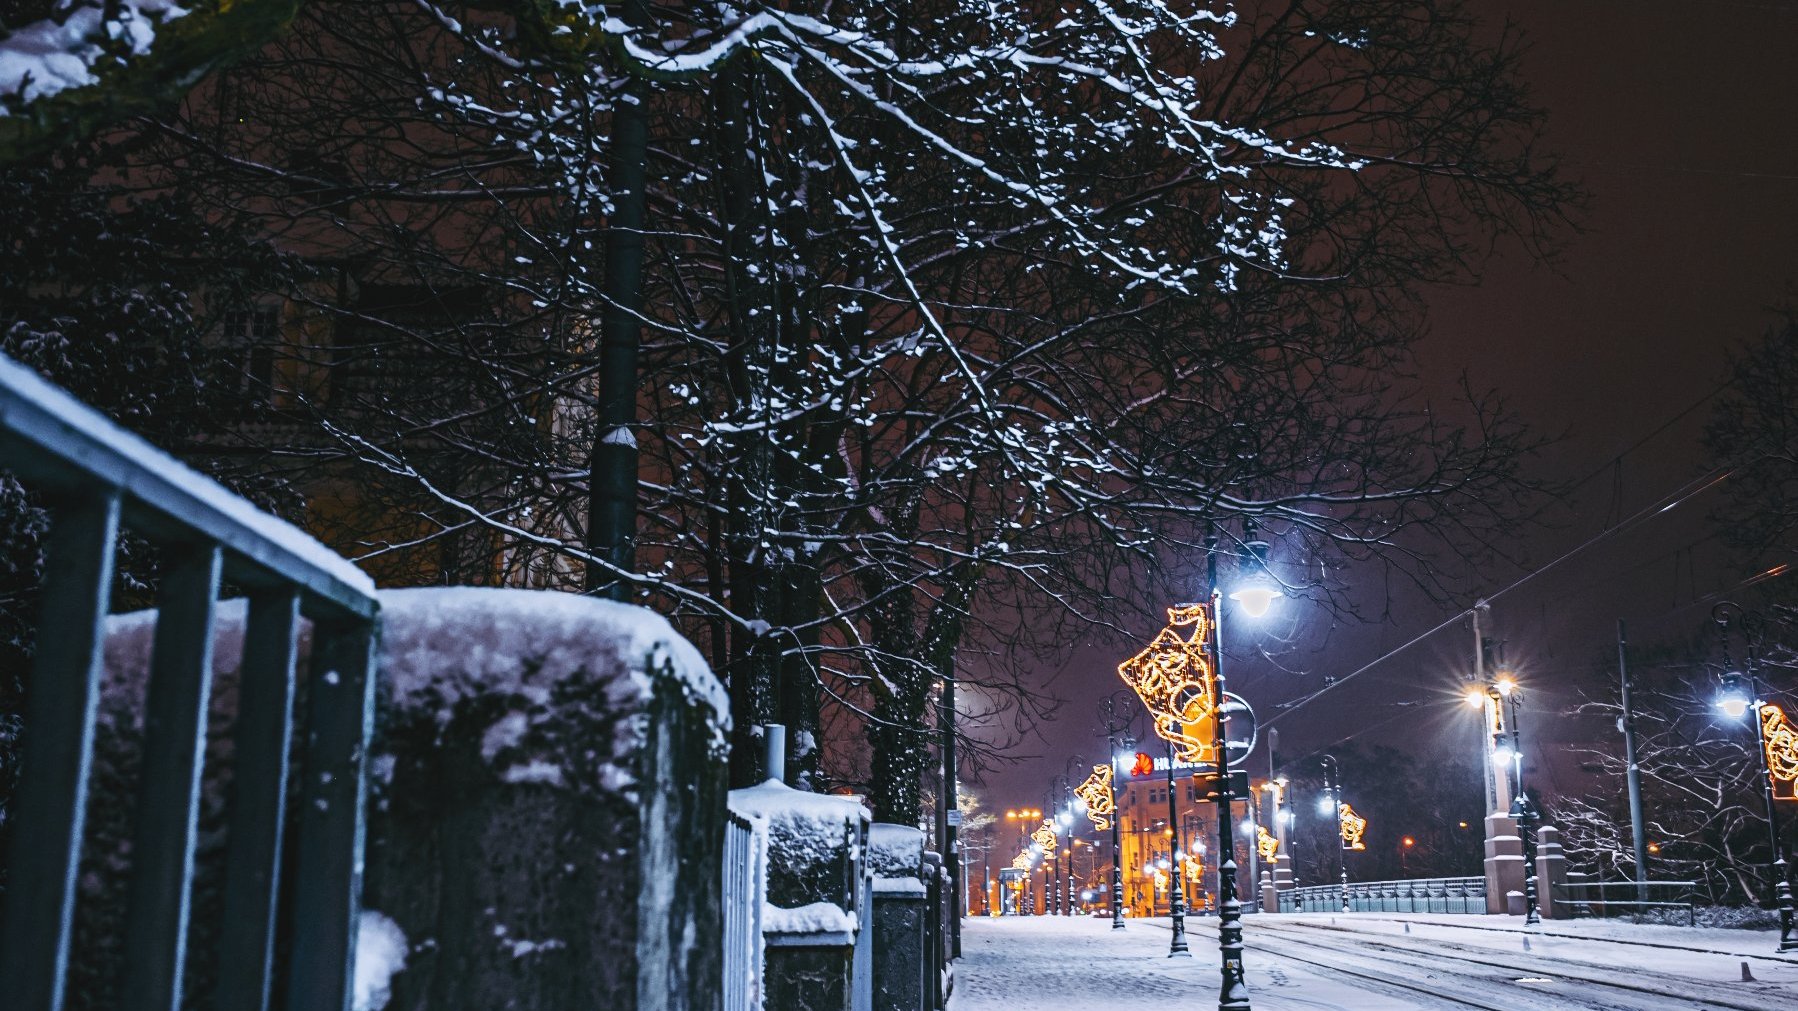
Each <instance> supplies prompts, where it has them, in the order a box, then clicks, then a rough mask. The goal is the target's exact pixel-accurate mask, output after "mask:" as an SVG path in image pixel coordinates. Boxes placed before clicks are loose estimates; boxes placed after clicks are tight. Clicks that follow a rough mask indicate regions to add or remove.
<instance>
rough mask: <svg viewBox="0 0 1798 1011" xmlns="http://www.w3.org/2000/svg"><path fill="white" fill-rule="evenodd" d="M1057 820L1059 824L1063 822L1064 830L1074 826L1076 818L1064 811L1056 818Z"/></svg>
mask: <svg viewBox="0 0 1798 1011" xmlns="http://www.w3.org/2000/svg"><path fill="white" fill-rule="evenodd" d="M1055 820H1056V821H1058V822H1061V827H1062V828H1067V827H1068V826H1069V825H1072V824H1073V823H1074V816H1073V815H1071V814H1069V813H1067V812H1066V811H1063V812H1061V813H1060V814H1058V815H1056V816H1055Z"/></svg>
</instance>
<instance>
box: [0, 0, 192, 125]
mask: <svg viewBox="0 0 1798 1011" xmlns="http://www.w3.org/2000/svg"><path fill="white" fill-rule="evenodd" d="M65 10H66V8H65ZM186 13H187V11H186V10H185V9H184V8H182V7H181V5H180V4H178V3H175V2H174V0H120V3H119V4H118V11H117V20H116V21H114V22H112V23H111V24H108V23H107V22H106V8H105V6H104V5H102V4H98V3H88V4H82V5H76V6H75V9H74V11H73V12H72V13H68V14H67V16H66V17H61V18H56V17H50V18H44V19H43V20H41V21H33V22H31V23H30V24H26V25H22V26H20V27H18V28H15V29H13V30H12V32H11V33H10V34H8V35H6V36H5V37H3V38H0V95H17V96H18V97H19V98H20V99H21V100H22V101H24V102H27V103H29V102H33V101H36V100H37V99H40V98H48V97H50V96H52V95H55V94H57V93H59V92H62V91H66V90H68V89H69V88H80V87H84V86H86V85H89V84H93V83H94V82H95V81H96V80H98V78H97V77H96V76H95V74H94V68H95V67H96V66H98V65H99V63H100V61H101V60H102V59H104V58H105V57H106V52H105V50H104V49H102V48H101V45H100V43H101V41H102V40H104V39H105V38H107V37H108V36H113V37H115V38H117V39H119V40H120V41H122V42H123V43H124V44H125V50H126V53H127V55H130V56H142V55H144V54H145V53H147V52H149V51H150V46H151V45H152V44H153V43H154V42H155V41H156V27H157V26H158V25H160V24H162V23H164V22H166V21H172V20H174V19H175V18H178V17H180V16H182V15H183V14H186ZM59 22H60V23H59ZM6 115H10V113H9V112H8V111H7V109H6V107H5V105H3V104H0V116H6Z"/></svg>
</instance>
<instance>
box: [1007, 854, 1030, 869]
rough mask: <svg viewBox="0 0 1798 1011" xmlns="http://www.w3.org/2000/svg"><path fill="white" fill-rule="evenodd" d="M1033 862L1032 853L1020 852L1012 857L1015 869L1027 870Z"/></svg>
mask: <svg viewBox="0 0 1798 1011" xmlns="http://www.w3.org/2000/svg"><path fill="white" fill-rule="evenodd" d="M1031 862H1032V861H1031V859H1030V854H1028V853H1019V854H1018V855H1017V856H1015V857H1012V858H1011V869H1012V870H1014V871H1027V870H1029V869H1030V865H1031Z"/></svg>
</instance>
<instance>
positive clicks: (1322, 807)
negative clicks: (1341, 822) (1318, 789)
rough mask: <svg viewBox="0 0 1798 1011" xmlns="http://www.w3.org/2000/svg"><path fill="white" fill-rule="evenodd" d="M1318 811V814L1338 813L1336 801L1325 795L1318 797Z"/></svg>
mask: <svg viewBox="0 0 1798 1011" xmlns="http://www.w3.org/2000/svg"><path fill="white" fill-rule="evenodd" d="M1317 813H1318V814H1335V813H1336V801H1334V800H1332V799H1331V798H1330V797H1328V796H1323V797H1319V798H1317Z"/></svg>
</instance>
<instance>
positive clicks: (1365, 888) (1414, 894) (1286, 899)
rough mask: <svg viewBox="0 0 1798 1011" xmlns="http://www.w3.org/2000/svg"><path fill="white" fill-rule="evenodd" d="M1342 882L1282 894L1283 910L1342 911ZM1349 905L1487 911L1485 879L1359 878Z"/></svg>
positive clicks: (1386, 909) (1383, 909)
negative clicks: (1394, 879) (1392, 879)
mask: <svg viewBox="0 0 1798 1011" xmlns="http://www.w3.org/2000/svg"><path fill="white" fill-rule="evenodd" d="M1342 891H1343V889H1342V886H1341V885H1311V886H1308V887H1305V888H1292V889H1288V890H1286V891H1283V892H1281V893H1280V912H1282V913H1303V912H1312V913H1332V912H1341V911H1342ZM1348 907H1349V910H1350V911H1351V912H1362V913H1374V912H1379V913H1484V912H1485V911H1486V879H1485V878H1413V879H1407V880H1403V881H1357V882H1351V883H1350V884H1349V886H1348Z"/></svg>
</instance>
